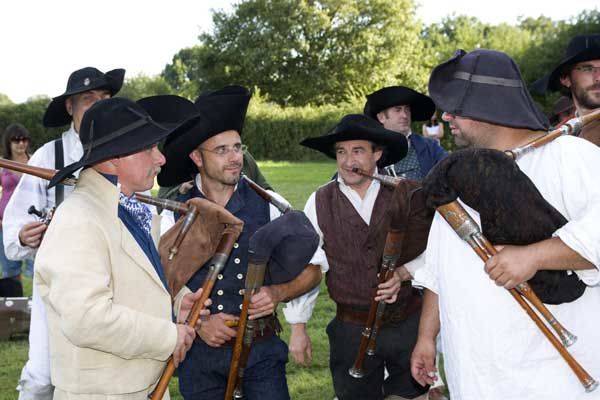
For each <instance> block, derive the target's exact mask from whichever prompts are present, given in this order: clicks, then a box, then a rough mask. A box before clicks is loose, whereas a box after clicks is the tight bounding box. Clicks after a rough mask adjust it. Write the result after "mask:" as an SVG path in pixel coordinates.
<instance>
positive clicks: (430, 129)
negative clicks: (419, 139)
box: [422, 112, 444, 143]
mask: <svg viewBox="0 0 600 400" xmlns="http://www.w3.org/2000/svg"><path fill="white" fill-rule="evenodd" d="M422 133H423V137H426V138H431V139H435V140H437V142H438V143H440V140H442V138H443V137H444V124H443V123H440V122H439V121H438V118H437V112H435V113H433V115H432V116H431V118H430V119H429V121H427V122H425V123H424V124H423V132H422Z"/></svg>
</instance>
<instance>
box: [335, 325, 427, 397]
mask: <svg viewBox="0 0 600 400" xmlns="http://www.w3.org/2000/svg"><path fill="white" fill-rule="evenodd" d="M419 317H420V313H415V314H413V315H411V316H410V317H409V318H408V319H406V320H405V321H402V322H398V323H389V324H387V325H385V326H384V327H383V328H381V330H380V331H379V335H378V337H377V347H376V348H375V355H373V356H365V362H364V363H363V367H364V370H365V376H364V377H363V378H360V379H357V378H353V377H351V376H350V375H349V374H348V370H349V369H350V368H351V367H352V365H354V360H355V358H356V352H357V350H358V346H359V344H360V339H361V333H362V329H363V327H362V326H358V325H354V324H349V323H345V322H342V321H340V320H339V319H337V318H334V319H333V320H332V321H331V322H330V323H329V325H327V336H329V368H330V369H331V376H332V378H333V388H334V390H335V394H336V396H337V397H338V399H339V400H381V399H383V398H384V397H385V396H389V395H392V394H394V395H398V396H402V397H406V398H409V399H410V398H414V397H417V396H419V395H421V394H423V393H425V392H426V391H427V388H424V387H423V386H421V385H419V383H417V382H416V381H415V380H414V379H413V378H412V376H411V374H410V355H411V353H412V350H413V347H414V345H415V343H416V340H417V329H418V326H419ZM384 368H385V369H387V371H388V373H389V376H388V377H387V379H384Z"/></svg>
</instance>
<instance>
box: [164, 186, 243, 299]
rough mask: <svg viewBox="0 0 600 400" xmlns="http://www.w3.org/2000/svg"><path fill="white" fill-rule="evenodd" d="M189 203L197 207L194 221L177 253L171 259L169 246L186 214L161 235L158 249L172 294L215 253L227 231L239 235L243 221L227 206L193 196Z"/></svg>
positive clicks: (173, 295)
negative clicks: (228, 209) (227, 208)
mask: <svg viewBox="0 0 600 400" xmlns="http://www.w3.org/2000/svg"><path fill="white" fill-rule="evenodd" d="M186 204H187V205H188V206H189V207H191V206H194V207H196V209H197V210H198V216H197V217H196V220H195V221H194V224H193V225H192V227H191V228H190V230H189V231H188V233H187V235H186V236H185V238H184V239H183V241H182V242H181V245H180V246H179V251H178V253H177V256H175V257H173V259H172V260H169V250H170V249H171V247H172V246H173V244H174V243H175V238H176V237H177V234H178V232H179V230H180V229H181V225H182V224H183V221H184V219H185V218H180V219H179V220H178V221H177V223H175V225H173V226H172V227H171V229H169V230H168V231H167V232H165V234H164V235H162V236H161V238H160V244H159V246H158V252H159V254H160V260H161V262H162V265H163V268H164V271H165V276H166V278H167V283H168V284H169V290H170V291H171V296H172V297H175V295H177V293H178V292H179V290H180V289H181V288H182V287H183V286H184V285H185V284H186V282H187V281H189V280H190V278H191V277H192V276H193V275H194V274H195V273H196V271H198V270H199V269H200V268H201V267H202V266H203V265H204V264H205V263H206V262H207V261H208V260H210V258H211V257H212V256H213V254H214V253H215V250H216V249H217V245H218V244H219V242H220V240H221V237H222V236H223V234H224V233H229V232H232V233H234V234H235V235H236V237H238V236H239V235H240V234H241V233H242V229H243V228H244V222H243V221H242V220H241V219H239V218H237V217H235V216H234V215H233V214H231V213H230V212H229V211H227V210H226V209H225V208H223V207H221V206H219V205H218V204H215V203H213V202H211V201H209V200H206V199H202V198H194V199H190V200H188V201H187V202H186Z"/></svg>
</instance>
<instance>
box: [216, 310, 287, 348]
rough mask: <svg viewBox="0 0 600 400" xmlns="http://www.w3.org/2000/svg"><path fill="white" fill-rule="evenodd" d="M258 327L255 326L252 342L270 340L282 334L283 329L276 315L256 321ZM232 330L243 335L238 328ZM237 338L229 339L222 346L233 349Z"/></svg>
mask: <svg viewBox="0 0 600 400" xmlns="http://www.w3.org/2000/svg"><path fill="white" fill-rule="evenodd" d="M255 322H256V325H255V326H254V339H253V340H252V342H253V343H254V342H258V341H260V340H262V339H266V338H269V337H271V336H275V335H279V333H281V331H282V328H281V324H280V323H279V319H277V316H276V315H269V316H266V317H263V318H259V319H257V320H255ZM231 328H232V329H234V330H236V331H238V335H239V334H243V332H242V333H240V332H239V330H238V326H234V327H231ZM235 339H236V338H235V337H233V338H231V339H229V340H228V341H226V342H225V343H223V344H222V346H225V347H233V346H235Z"/></svg>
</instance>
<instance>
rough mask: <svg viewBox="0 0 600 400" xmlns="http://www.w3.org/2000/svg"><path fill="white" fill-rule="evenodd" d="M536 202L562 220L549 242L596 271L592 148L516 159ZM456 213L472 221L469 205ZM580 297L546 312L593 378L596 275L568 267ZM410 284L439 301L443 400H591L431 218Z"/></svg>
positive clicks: (598, 237) (555, 148) (598, 350)
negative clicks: (581, 285) (536, 193)
mask: <svg viewBox="0 0 600 400" xmlns="http://www.w3.org/2000/svg"><path fill="white" fill-rule="evenodd" d="M518 164H519V167H520V168H521V170H522V171H523V172H524V173H525V174H526V175H527V176H529V178H530V179H531V180H532V181H533V182H534V184H535V185H536V187H537V188H538V189H539V190H540V192H541V194H542V195H543V196H544V198H545V199H546V200H547V201H548V202H549V203H550V204H552V205H553V206H554V207H555V208H556V209H557V210H558V211H559V212H560V213H561V214H562V215H563V216H565V218H566V219H567V220H568V221H569V222H568V223H567V224H566V225H564V226H563V227H562V228H560V229H558V230H557V231H556V232H555V236H558V237H560V238H561V240H562V241H563V242H564V243H565V244H566V245H567V246H569V247H571V248H572V249H574V250H575V251H577V252H578V253H579V254H581V255H582V256H583V257H585V258H586V259H588V260H589V261H590V262H592V263H593V264H594V265H596V266H598V265H600V229H599V227H598V223H599V221H600V185H598V179H597V175H595V174H597V172H598V171H600V149H599V148H598V147H596V146H594V145H593V144H591V143H589V142H587V141H585V140H582V139H580V138H575V137H561V138H558V139H556V140H555V141H553V142H551V143H549V144H547V145H545V146H543V147H541V148H539V149H536V150H535V151H533V152H531V153H528V154H526V155H524V156H523V157H522V158H521V159H520V160H519V161H518ZM465 209H466V210H467V211H468V212H469V214H471V216H473V217H474V219H475V220H476V221H477V222H479V215H478V214H477V212H475V211H474V210H473V209H471V208H469V207H467V206H465ZM577 274H578V275H579V276H580V278H582V279H583V280H584V282H586V283H587V284H588V285H593V286H588V287H587V288H586V291H585V293H584V294H583V296H582V297H580V298H579V299H577V300H575V301H573V302H571V303H565V304H561V305H554V306H553V305H548V309H549V310H550V311H551V312H552V313H553V314H554V315H555V316H556V318H557V319H558V320H559V321H560V322H561V323H562V324H563V325H564V326H565V327H566V328H567V329H568V330H570V331H571V332H572V333H574V334H575V335H577V336H578V338H579V339H578V341H577V342H576V343H575V344H574V345H572V346H571V347H569V349H568V350H569V351H570V352H571V354H573V356H574V357H575V358H576V359H577V361H578V362H579V363H580V364H581V365H582V366H583V367H584V368H585V369H586V370H587V371H588V372H589V373H590V374H591V375H592V376H593V377H595V378H596V379H600V333H599V332H600V319H599V318H598V310H600V286H598V282H599V281H600V273H599V272H598V270H597V269H592V270H587V271H577ZM415 285H420V286H424V287H427V288H429V289H430V290H432V291H433V292H435V293H437V294H438V296H439V309H440V322H441V338H442V347H443V349H444V363H445V371H446V376H447V378H448V384H449V389H450V393H451V395H452V399H453V400H454V399H469V400H470V399H486V400H495V399H498V400H539V399H544V400H553V399H556V400H559V399H560V400H564V399H586V400H591V399H599V398H600V391H596V392H594V393H591V394H586V393H585V392H584V389H583V387H582V385H581V384H580V383H579V380H578V379H577V378H576V377H575V375H574V374H573V373H572V371H571V370H570V369H569V368H568V366H567V364H566V362H565V361H564V360H563V359H562V358H561V357H560V355H559V353H558V352H557V351H556V349H555V348H554V347H552V345H551V344H550V342H549V341H548V340H547V339H546V338H545V337H544V336H543V334H542V333H541V331H540V330H539V329H538V328H537V327H536V326H535V324H534V323H533V322H532V321H531V319H530V318H529V317H528V316H527V314H526V313H525V312H524V311H523V309H522V308H521V307H520V306H519V305H518V303H517V302H516V301H515V300H514V299H512V298H511V295H510V294H509V293H508V291H507V290H505V289H504V288H501V287H498V286H496V284H495V283H494V282H493V281H492V280H491V279H490V278H489V276H488V275H487V274H486V273H485V272H484V269H483V262H482V261H481V260H480V259H479V257H478V256H477V255H476V254H475V252H474V251H473V250H472V249H471V248H470V247H469V245H468V244H467V243H466V242H464V241H462V240H461V239H460V238H459V237H458V235H457V234H456V233H455V232H454V231H453V230H452V228H450V226H449V225H448V224H447V223H446V222H445V221H444V220H443V218H442V217H441V216H440V215H439V214H437V213H436V215H435V218H434V221H433V224H432V227H431V231H430V234H429V241H428V246H427V249H426V251H425V255H424V267H423V268H420V269H417V270H416V271H415Z"/></svg>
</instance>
